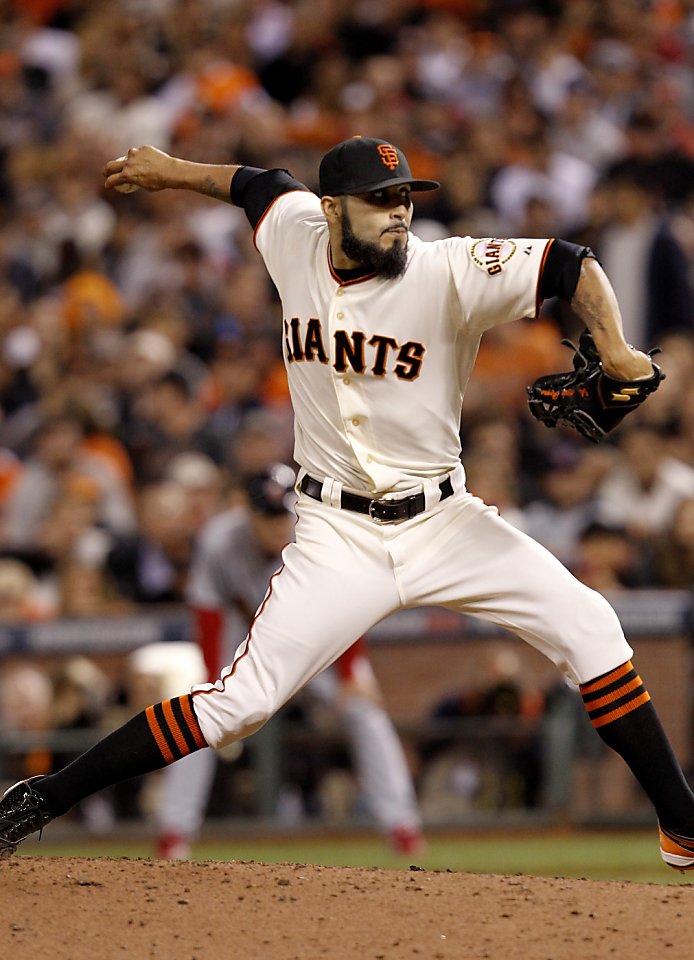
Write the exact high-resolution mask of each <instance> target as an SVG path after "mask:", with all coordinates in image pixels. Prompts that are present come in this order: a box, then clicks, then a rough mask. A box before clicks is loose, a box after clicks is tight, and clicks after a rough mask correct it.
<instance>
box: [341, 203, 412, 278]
mask: <svg viewBox="0 0 694 960" xmlns="http://www.w3.org/2000/svg"><path fill="white" fill-rule="evenodd" d="M342 252H343V253H344V254H345V255H346V256H348V257H349V259H350V260H354V261H355V263H359V264H361V265H362V267H364V268H365V269H366V270H368V271H369V273H375V274H378V276H379V277H383V279H384V280H395V279H396V278H397V277H401V276H402V275H403V273H404V272H405V267H406V266H407V239H405V242H404V243H400V240H399V239H397V238H396V239H395V240H394V241H393V244H392V245H391V247H390V249H389V250H383V249H382V248H381V247H379V246H378V244H376V243H372V242H371V241H370V240H360V239H359V238H358V237H357V236H355V234H354V232H353V230H352V222H351V220H350V218H349V215H348V213H347V211H346V210H345V208H344V207H343V208H342Z"/></svg>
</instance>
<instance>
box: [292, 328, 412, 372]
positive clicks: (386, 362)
mask: <svg viewBox="0 0 694 960" xmlns="http://www.w3.org/2000/svg"><path fill="white" fill-rule="evenodd" d="M302 327H303V325H302V322H301V319H300V317H292V318H291V320H289V321H287V320H285V321H284V346H285V349H286V351H287V361H288V362H289V363H298V362H301V361H303V360H309V361H311V360H314V361H315V360H317V361H318V362H319V363H329V362H330V361H329V358H328V354H327V351H326V349H325V345H324V343H323V329H322V326H321V322H320V320H319V319H318V318H317V317H309V319H308V320H307V322H306V325H305V329H302ZM333 336H334V341H335V361H334V363H333V369H334V370H335V371H336V372H337V373H344V372H345V371H346V370H347V369H348V368H349V369H351V370H352V371H353V372H354V373H366V371H367V369H368V370H369V371H370V372H371V373H372V374H373V375H374V376H376V377H385V376H386V374H387V373H388V372H390V371H391V370H392V372H393V373H394V374H395V376H396V377H397V378H398V379H399V380H416V379H417V377H418V376H419V374H420V372H421V369H422V361H423V359H424V354H425V352H426V347H425V346H424V344H423V343H418V342H417V341H416V340H407V341H406V342H405V343H398V341H397V340H396V339H395V338H394V337H386V336H383V335H382V334H379V333H375V334H373V336H371V337H369V339H368V340H367V339H366V334H365V333H362V332H361V331H360V330H355V331H354V332H353V333H348V332H347V331H346V330H336V331H335V333H334V335H333Z"/></svg>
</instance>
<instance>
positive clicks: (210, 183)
mask: <svg viewBox="0 0 694 960" xmlns="http://www.w3.org/2000/svg"><path fill="white" fill-rule="evenodd" d="M200 192H201V193H204V194H205V196H208V197H212V198H213V199H214V200H226V202H227V203H231V198H230V196H229V188H228V187H227V188H226V189H223V188H222V186H221V185H220V183H219V182H218V181H217V180H215V178H214V177H211V176H208V177H205V179H204V180H203V182H202V184H201V190H200Z"/></svg>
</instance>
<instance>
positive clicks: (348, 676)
mask: <svg viewBox="0 0 694 960" xmlns="http://www.w3.org/2000/svg"><path fill="white" fill-rule="evenodd" d="M362 658H363V659H366V660H368V654H367V652H366V643H365V642H364V638H363V637H359V639H358V640H357V642H356V643H353V644H352V646H351V647H350V648H349V650H345V652H344V653H343V654H342V656H341V657H339V658H338V660H337V661H336V662H335V666H336V667H337V670H338V673H339V674H340V680H342V682H343V683H346V682H347V681H348V680H352V679H353V677H354V664H355V663H356V661H357V660H360V659H362ZM215 679H216V677H215Z"/></svg>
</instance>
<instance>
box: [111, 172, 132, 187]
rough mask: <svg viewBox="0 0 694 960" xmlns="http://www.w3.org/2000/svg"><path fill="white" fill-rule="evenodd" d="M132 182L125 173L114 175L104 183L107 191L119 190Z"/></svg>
mask: <svg viewBox="0 0 694 960" xmlns="http://www.w3.org/2000/svg"><path fill="white" fill-rule="evenodd" d="M130 182H131V181H130V180H129V179H128V177H126V176H125V174H123V173H113V174H111V176H110V177H107V178H106V180H105V181H104V186H105V187H106V189H107V190H117V189H118V187H122V186H123V185H126V186H127V185H129V184H130Z"/></svg>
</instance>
